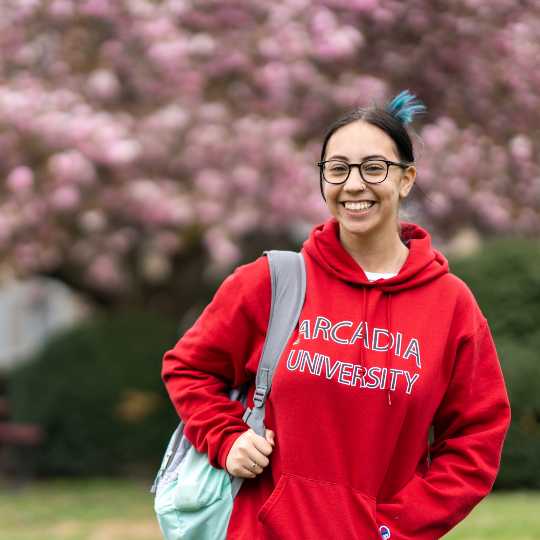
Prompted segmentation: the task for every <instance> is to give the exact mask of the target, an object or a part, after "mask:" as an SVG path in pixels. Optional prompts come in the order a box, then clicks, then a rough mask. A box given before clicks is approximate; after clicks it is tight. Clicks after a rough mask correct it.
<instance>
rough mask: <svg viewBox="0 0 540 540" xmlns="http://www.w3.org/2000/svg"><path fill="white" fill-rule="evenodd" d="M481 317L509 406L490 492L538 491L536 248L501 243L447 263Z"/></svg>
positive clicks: (539, 282)
mask: <svg viewBox="0 0 540 540" xmlns="http://www.w3.org/2000/svg"><path fill="white" fill-rule="evenodd" d="M450 265H451V269H452V271H453V272H455V273H456V274H457V275H458V276H460V277H461V278H462V279H463V280H464V281H465V282H467V284H468V285H469V286H470V288H471V290H472V291H473V292H474V294H475V296H476V298H477V300H478V303H479V304H480V307H481V308H482V311H483V312H484V314H485V315H486V317H487V319H488V321H489V324H490V328H491V329H492V332H493V337H494V340H495V343H496V345H497V351H498V353H499V357H500V360H501V366H502V369H503V372H504V375H505V380H506V383H507V387H508V394H509V397H510V402H511V407H512V424H511V427H510V430H509V432H508V436H507V439H506V443H505V447H504V451H503V457H502V466H501V471H500V474H499V476H498V478H497V482H496V484H495V487H496V488H510V489H511V488H517V487H529V488H540V361H539V351H540V243H539V242H538V241H532V240H525V239H516V238H506V239H499V240H493V241H490V242H487V243H486V244H485V245H484V246H483V248H482V249H481V251H480V252H478V253H477V254H475V255H474V256H471V257H467V258H465V259H460V260H455V261H451V262H450Z"/></svg>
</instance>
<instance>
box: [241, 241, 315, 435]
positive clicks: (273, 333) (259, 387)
mask: <svg viewBox="0 0 540 540" xmlns="http://www.w3.org/2000/svg"><path fill="white" fill-rule="evenodd" d="M264 254H265V255H266V256H267V257H268V263H269V265H270V276H271V284H272V302H271V306H270V319H269V321H268V329H267V332H266V339H265V341H264V345H263V350H262V356H261V360H260V362H259V367H258V369H257V378H256V380H255V394H254V395H253V403H254V407H253V409H251V408H248V409H246V411H245V413H244V416H243V419H244V422H246V423H247V425H248V426H249V427H250V428H251V429H253V431H254V432H255V433H257V435H260V436H261V437H264V431H265V427H264V404H265V401H266V397H267V396H268V393H269V392H270V388H271V386H272V377H273V375H274V371H275V369H276V367H277V363H278V361H279V358H280V357H281V354H282V353H283V351H284V349H285V346H286V345H287V342H288V341H289V338H290V337H291V335H292V333H293V330H294V328H295V326H296V323H297V322H298V318H299V317H300V311H301V310H302V306H303V304H304V296H305V292H306V271H305V267H304V259H303V257H302V255H301V254H300V253H296V252H294V251H279V250H271V251H265V252H264Z"/></svg>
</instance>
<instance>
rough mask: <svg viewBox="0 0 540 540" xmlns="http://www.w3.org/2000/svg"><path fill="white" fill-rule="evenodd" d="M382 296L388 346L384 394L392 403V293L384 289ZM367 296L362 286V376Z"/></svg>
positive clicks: (365, 370)
mask: <svg viewBox="0 0 540 540" xmlns="http://www.w3.org/2000/svg"><path fill="white" fill-rule="evenodd" d="M382 294H383V296H384V297H385V298H386V329H387V330H388V339H389V342H388V348H387V349H386V363H385V364H386V370H387V371H386V382H385V389H386V395H387V398H388V405H389V406H391V405H392V396H391V392H392V390H391V388H390V385H391V383H390V382H389V381H391V370H392V365H393V359H392V353H391V351H390V349H391V347H390V345H391V343H392V293H391V292H390V291H384V290H383V292H382ZM367 296H368V290H367V287H362V319H361V320H362V321H363V323H364V343H362V347H360V365H361V366H362V367H363V368H364V371H363V376H364V377H365V375H366V373H367V368H366V366H365V365H364V349H365V340H366V325H367V318H366V316H367Z"/></svg>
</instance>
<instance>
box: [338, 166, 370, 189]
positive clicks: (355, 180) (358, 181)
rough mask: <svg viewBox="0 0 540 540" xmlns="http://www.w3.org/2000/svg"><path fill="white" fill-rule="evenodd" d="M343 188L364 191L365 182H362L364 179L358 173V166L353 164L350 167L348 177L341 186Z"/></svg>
mask: <svg viewBox="0 0 540 540" xmlns="http://www.w3.org/2000/svg"><path fill="white" fill-rule="evenodd" d="M343 188H344V189H345V190H349V191H355V190H360V191H364V189H366V183H365V182H364V179H363V178H362V175H361V174H360V167H358V166H353V167H352V168H351V172H350V174H349V178H347V181H346V182H345V185H344V186H343Z"/></svg>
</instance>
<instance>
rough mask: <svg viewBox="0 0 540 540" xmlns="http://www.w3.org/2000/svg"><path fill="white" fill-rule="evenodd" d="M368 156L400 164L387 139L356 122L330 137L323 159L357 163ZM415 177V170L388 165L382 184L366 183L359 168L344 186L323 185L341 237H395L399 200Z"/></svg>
mask: <svg viewBox="0 0 540 540" xmlns="http://www.w3.org/2000/svg"><path fill="white" fill-rule="evenodd" d="M338 156H339V157H338ZM368 156H373V157H375V156H377V157H379V158H382V159H388V160H391V161H395V162H400V161H401V160H400V158H399V155H398V153H397V149H396V146H395V143H394V141H393V140H392V138H391V137H390V136H388V135H387V134H386V133H385V132H384V131H383V130H382V129H380V128H378V127H376V126H374V125H372V124H369V123H367V122H363V121H361V120H357V121H354V122H351V123H350V124H347V125H345V126H343V127H340V128H338V130H337V131H335V132H334V133H333V134H332V136H331V137H330V139H329V140H328V144H327V146H326V153H325V157H324V159H325V160H329V159H340V160H342V161H348V162H349V163H360V162H361V161H362V160H363V159H366V158H367V157H368ZM415 177H416V169H415V167H413V166H411V167H408V168H407V169H402V168H400V167H396V166H394V165H391V166H390V167H389V169H388V176H387V177H386V180H384V182H381V183H380V184H368V183H366V182H364V181H363V180H362V177H361V176H360V171H359V170H358V167H354V168H353V169H352V170H351V174H350V175H349V178H348V179H347V181H346V182H345V183H344V184H340V185H333V184H329V183H328V182H323V184H324V185H323V190H324V195H325V197H326V204H327V206H328V208H329V210H330V212H331V213H332V215H333V216H334V217H335V218H336V219H337V220H338V222H339V225H340V231H341V234H342V235H343V234H344V235H355V236H357V235H361V236H363V237H368V236H373V237H376V238H380V237H385V236H386V235H391V234H395V233H396V230H397V228H396V223H397V219H398V209H399V201H400V199H402V198H404V197H406V196H407V195H408V193H409V191H410V190H411V188H412V186H413V183H414V180H415ZM360 201H369V202H370V206H369V208H367V209H366V208H364V207H365V206H366V203H365V202H363V203H359V202H360Z"/></svg>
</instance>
